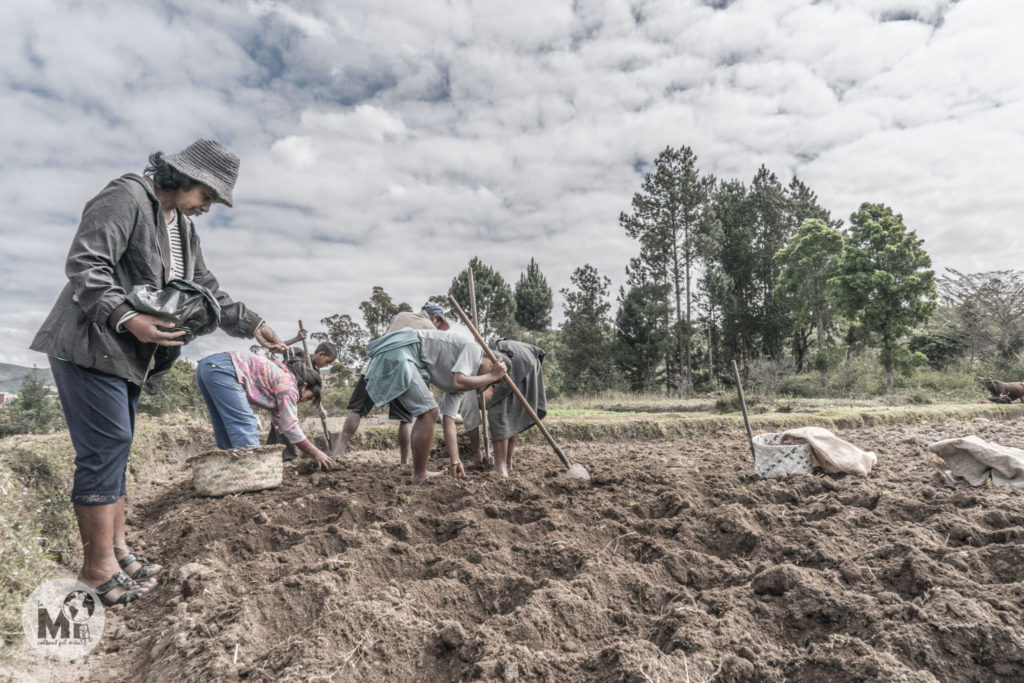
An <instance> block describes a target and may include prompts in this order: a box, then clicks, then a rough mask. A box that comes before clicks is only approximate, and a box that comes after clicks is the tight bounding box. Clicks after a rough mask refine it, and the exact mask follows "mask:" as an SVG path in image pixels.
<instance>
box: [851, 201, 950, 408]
mask: <svg viewBox="0 0 1024 683" xmlns="http://www.w3.org/2000/svg"><path fill="white" fill-rule="evenodd" d="M923 243H924V240H921V239H918V237H917V234H916V233H915V232H914V231H912V230H908V229H907V227H906V226H905V225H904V224H903V216H901V215H899V214H893V212H892V209H890V208H889V207H887V206H885V205H883V204H869V203H866V202H865V203H864V204H861V206H860V210H859V211H857V212H856V213H854V214H853V215H852V216H850V229H849V235H848V238H847V240H846V243H845V245H844V247H843V254H842V257H841V258H840V261H839V274H838V275H837V276H836V277H835V278H833V279H832V282H831V284H832V291H833V295H834V297H835V299H836V302H837V304H838V306H839V308H840V309H841V310H842V311H843V312H844V313H845V314H846V315H847V316H848V317H850V318H852V319H859V320H860V322H861V324H862V326H863V327H864V329H865V330H867V331H868V332H870V333H872V334H874V335H875V336H877V337H878V338H879V339H880V341H881V349H882V364H883V365H884V366H885V371H886V378H887V384H888V387H889V391H892V389H893V387H894V385H895V379H894V376H893V371H894V365H895V362H896V360H897V351H898V350H899V349H900V341H901V339H902V338H903V337H904V336H905V335H906V334H908V333H909V332H910V331H911V329H912V328H913V327H914V326H915V325H917V324H919V323H922V322H925V321H927V320H928V318H929V317H930V316H931V313H932V310H933V309H934V308H935V298H936V293H935V272H934V271H933V270H930V266H931V264H932V261H931V258H930V257H929V256H928V254H927V252H925V251H924V249H923V248H922V244H923Z"/></svg>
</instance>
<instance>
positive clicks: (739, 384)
mask: <svg viewBox="0 0 1024 683" xmlns="http://www.w3.org/2000/svg"><path fill="white" fill-rule="evenodd" d="M732 373H733V375H734V376H735V377H736V390H737V391H739V392H740V408H741V409H742V410H743V424H745V425H746V426H747V439H749V440H750V455H751V456H753V457H754V459H755V460H756V459H757V454H756V453H755V452H754V433H753V432H752V431H750V418H748V417H747V402H746V401H745V400H744V399H743V382H741V381H740V369H739V367H737V365H736V361H735V360H733V362H732Z"/></svg>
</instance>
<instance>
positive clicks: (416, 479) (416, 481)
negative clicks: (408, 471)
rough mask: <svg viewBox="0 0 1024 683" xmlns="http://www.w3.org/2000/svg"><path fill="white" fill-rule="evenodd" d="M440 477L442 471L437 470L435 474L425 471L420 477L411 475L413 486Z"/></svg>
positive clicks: (414, 474) (442, 473)
mask: <svg viewBox="0 0 1024 683" xmlns="http://www.w3.org/2000/svg"><path fill="white" fill-rule="evenodd" d="M441 476H444V470H437V471H435V472H430V471H427V472H424V473H423V474H422V475H418V474H416V473H413V475H412V483H414V484H422V483H424V482H425V481H427V480H428V479H433V478H434V477H441Z"/></svg>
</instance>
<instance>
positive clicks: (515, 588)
mask: <svg viewBox="0 0 1024 683" xmlns="http://www.w3.org/2000/svg"><path fill="white" fill-rule="evenodd" d="M978 432H981V433H982V435H983V436H984V438H986V439H988V440H992V441H997V442H999V443H1004V444H1007V445H1018V444H1020V443H1021V442H1022V441H1024V433H1022V430H1021V429H1020V428H1018V427H1016V426H1015V425H1013V424H1011V423H988V422H987V421H986V422H984V423H980V422H979V423H972V424H963V423H959V424H943V425H927V426H914V427H892V428H875V429H859V430H849V431H844V432H843V433H842V436H843V437H844V438H846V439H847V440H849V441H852V442H854V443H856V444H857V445H860V446H862V447H864V448H867V449H871V450H874V451H876V452H877V453H878V455H879V464H878V466H877V468H876V469H875V471H874V473H873V474H872V475H871V477H869V478H867V479H864V478H856V477H850V476H826V475H804V476H797V477H794V478H791V479H788V480H783V481H774V480H760V479H756V478H755V477H754V476H753V474H752V470H753V468H752V465H751V464H750V463H749V460H748V459H749V449H748V445H747V443H746V440H745V437H744V436H743V435H742V434H736V433H732V432H730V433H722V434H702V435H699V436H694V437H692V438H680V439H677V440H671V441H659V442H630V443H616V444H606V445H595V444H586V445H585V444H579V443H570V444H564V447H565V450H566V451H567V452H568V453H569V454H570V456H571V457H572V458H573V459H574V460H577V461H579V462H581V463H583V464H584V465H585V466H586V467H587V469H588V470H589V471H590V474H591V476H592V480H591V481H590V482H581V481H572V480H568V479H566V478H564V477H562V476H560V474H561V467H560V465H559V464H558V462H557V460H556V459H555V457H554V456H553V455H552V454H551V453H550V452H549V451H548V450H546V449H545V448H544V447H542V446H541V445H531V446H528V447H526V448H524V449H523V450H522V452H521V454H520V456H519V457H518V461H517V463H516V472H515V475H514V477H513V478H512V479H511V480H508V481H501V480H495V479H492V478H491V477H489V476H488V475H486V474H484V473H482V472H471V473H470V475H469V477H468V478H467V479H465V480H461V481H457V480H453V479H450V478H447V477H444V478H440V479H436V480H433V481H432V482H431V483H430V484H428V485H425V486H419V487H416V486H411V485H409V484H408V483H407V482H408V474H409V473H408V471H407V470H406V469H404V468H400V467H399V466H398V465H397V464H395V463H396V462H397V454H392V453H385V452H377V451H364V452H357V453H351V454H350V455H349V457H347V458H346V459H345V462H344V466H343V467H341V468H340V469H339V470H337V471H333V472H329V473H324V474H313V475H302V474H298V473H296V472H295V471H294V470H291V469H288V468H287V467H286V475H285V483H284V485H283V486H281V487H280V488H278V489H276V490H272V491H263V492H257V493H248V494H241V495H237V496H230V497H226V498H221V499H209V498H198V497H195V496H194V495H193V494H192V493H191V491H190V488H189V485H188V482H187V479H186V478H185V475H184V474H182V475H180V476H179V477H178V478H176V479H175V481H173V482H172V483H171V484H169V485H167V486H165V487H163V488H162V489H160V491H159V494H158V495H155V496H153V497H151V498H150V499H148V500H146V501H145V502H143V503H139V504H137V505H136V506H135V507H134V508H133V511H132V517H131V519H130V522H131V524H132V526H133V528H132V529H131V535H132V537H134V538H145V539H147V541H148V545H147V546H144V547H140V550H141V551H144V552H145V553H146V555H147V557H151V558H152V559H158V560H159V561H160V562H161V563H163V564H164V565H165V566H166V567H167V569H166V570H165V574H164V578H163V580H162V583H161V587H160V588H159V590H158V593H157V594H156V596H151V597H149V598H147V599H146V600H145V601H143V602H140V603H136V604H135V605H133V606H131V607H129V608H128V609H127V610H125V611H122V612H115V613H113V614H112V615H111V616H112V619H111V621H109V622H108V628H110V629H111V631H110V632H111V634H113V635H112V636H111V637H110V638H105V641H104V642H105V644H104V645H101V648H105V651H106V652H105V654H103V655H101V656H102V659H101V660H100V661H98V662H96V663H95V664H94V666H93V668H92V671H93V675H94V677H99V678H103V677H105V676H109V677H111V678H122V677H123V678H129V677H131V678H133V679H135V680H142V681H146V680H152V681H156V680H232V679H235V678H236V677H237V678H241V679H245V680H251V681H269V680H304V681H306V680H336V681H350V680H368V681H377V680H398V681H414V680H415V681H423V680H501V681H516V680H551V681H555V680H557V681H620V680H625V681H647V680H662V681H683V680H690V681H700V680H708V679H710V678H712V677H714V678H715V679H716V680H726V681H773V680H778V681H781V680H787V681H821V680H825V679H831V680H835V681H847V680H907V681H934V680H981V679H993V678H1001V679H1005V680H1021V679H1024V628H1022V627H1024V614H1022V610H1021V605H1022V604H1024V603H1022V598H1024V563H1022V562H1021V557H1022V551H1021V542H1022V539H1024V493H1022V492H1020V491H1017V490H1007V489H968V490H965V489H950V488H947V487H944V486H942V485H941V478H940V477H938V475H937V471H936V470H935V468H934V466H933V460H934V456H931V455H930V454H928V453H927V452H926V451H925V445H926V444H927V443H929V442H930V441H933V440H937V439H939V438H945V437H949V436H959V435H965V434H968V433H978Z"/></svg>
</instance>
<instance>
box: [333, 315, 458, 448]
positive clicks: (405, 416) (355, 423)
mask: <svg viewBox="0 0 1024 683" xmlns="http://www.w3.org/2000/svg"><path fill="white" fill-rule="evenodd" d="M407 327H408V328H410V329H413V330H441V331H442V332H444V331H447V330H448V321H447V320H445V319H444V309H443V308H441V307H440V306H438V305H437V304H426V305H425V306H424V307H423V308H422V309H420V310H419V312H416V313H414V312H412V311H402V312H401V313H399V314H398V315H396V316H395V317H394V319H393V320H392V321H391V324H390V325H388V329H387V330H386V331H385V332H384V334H390V333H391V332H394V331H395V330H402V329H405V328H407ZM347 410H348V415H347V416H346V417H345V425H344V426H343V427H342V428H341V441H340V442H339V444H338V448H337V451H336V452H335V454H336V455H339V456H341V455H344V454H345V449H346V448H348V444H349V442H350V441H352V437H353V436H355V433H356V430H357V429H359V423H360V422H361V421H362V419H363V418H364V417H366V416H367V415H369V414H370V411H371V410H373V400H372V399H371V398H370V395H369V394H368V393H366V375H359V381H358V382H356V388H355V389H353V390H352V396H351V397H350V398H349V400H348V408H347ZM388 419H390V420H398V453H399V457H400V458H401V462H402V464H403V465H405V464H406V463H408V462H409V455H410V453H411V448H412V447H411V444H412V422H413V416H412V415H410V414H409V411H408V410H406V409H405V406H403V405H402V402H401V401H400V400H399V399H395V400H394V401H390V402H389V403H388Z"/></svg>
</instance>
